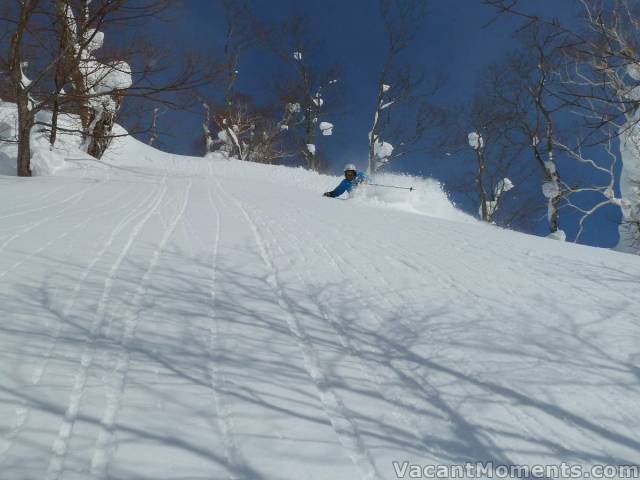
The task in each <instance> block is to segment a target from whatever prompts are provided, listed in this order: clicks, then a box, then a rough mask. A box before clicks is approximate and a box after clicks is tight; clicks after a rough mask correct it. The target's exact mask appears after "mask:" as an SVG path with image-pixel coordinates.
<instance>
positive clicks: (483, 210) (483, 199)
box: [476, 148, 489, 222]
mask: <svg viewBox="0 0 640 480" xmlns="http://www.w3.org/2000/svg"><path fill="white" fill-rule="evenodd" d="M476 159H477V160H478V176H477V178H476V183H477V184H478V196H479V197H480V217H481V219H482V221H484V222H488V221H489V211H488V210H487V192H486V191H485V189H484V154H483V152H482V149H480V148H477V149H476Z"/></svg>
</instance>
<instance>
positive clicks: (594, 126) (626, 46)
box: [484, 0, 640, 252]
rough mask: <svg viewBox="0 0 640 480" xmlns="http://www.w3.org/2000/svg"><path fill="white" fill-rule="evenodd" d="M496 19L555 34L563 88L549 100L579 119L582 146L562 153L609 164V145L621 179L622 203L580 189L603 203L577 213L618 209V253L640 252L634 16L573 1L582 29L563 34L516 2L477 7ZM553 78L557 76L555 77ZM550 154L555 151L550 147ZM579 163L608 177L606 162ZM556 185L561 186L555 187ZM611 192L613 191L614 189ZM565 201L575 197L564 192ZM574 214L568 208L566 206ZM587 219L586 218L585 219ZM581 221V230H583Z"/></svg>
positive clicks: (494, 0)
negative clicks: (560, 42)
mask: <svg viewBox="0 0 640 480" xmlns="http://www.w3.org/2000/svg"><path fill="white" fill-rule="evenodd" d="M484 3H485V4H488V5H491V6H492V7H494V8H496V9H497V11H498V12H500V13H502V14H509V15H512V16H516V17H519V18H521V19H523V22H524V23H523V24H522V25H521V26H520V27H519V30H520V31H525V30H531V29H535V28H540V27H539V26H540V25H543V26H545V27H547V28H552V29H554V30H555V31H557V32H560V33H561V34H562V35H563V36H564V37H565V38H566V42H567V44H568V46H567V47H566V48H565V49H564V54H565V55H566V57H567V61H566V65H567V66H569V67H570V68H566V69H565V71H564V72H562V88H561V89H558V90H556V92H555V95H556V96H557V98H561V99H562V100H563V101H564V102H566V104H567V105H569V106H570V107H571V110H572V111H573V112H575V113H577V114H578V115H579V117H578V118H580V119H582V126H583V127H584V132H583V134H582V135H581V138H579V139H577V140H576V141H574V142H572V143H573V144H572V145H569V142H562V143H561V144H562V146H563V147H562V148H563V149H564V153H565V154H566V155H567V156H568V157H570V158H573V159H574V160H584V159H585V154H584V153H583V152H584V147H598V148H599V151H601V152H604V153H605V155H604V158H606V159H609V158H610V157H611V154H613V151H612V149H611V142H612V138H613V139H617V140H618V142H619V144H620V154H621V157H622V172H621V176H620V185H619V187H620V191H621V194H622V197H621V198H616V197H615V195H613V192H614V190H615V189H614V188H609V186H608V183H609V182H607V185H605V186H593V187H584V188H587V189H592V190H593V189H595V191H597V192H599V193H601V194H602V195H604V200H602V201H601V202H598V203H597V204H596V206H595V207H596V208H595V210H592V209H591V208H584V207H580V208H579V210H580V211H581V212H582V213H583V214H585V215H586V213H585V212H589V215H588V216H591V215H592V214H593V213H595V211H597V210H598V209H599V208H601V207H602V206H603V205H609V204H615V205H617V206H619V207H620V209H621V211H622V215H623V222H622V224H621V226H620V230H619V231H620V243H619V245H618V248H620V249H623V250H627V251H635V252H639V251H640V250H638V245H640V195H639V194H638V190H637V185H638V184H639V183H640V126H639V122H640V110H639V109H638V106H639V105H640V103H639V102H640V88H638V87H639V86H640V35H639V34H640V21H639V20H638V18H639V14H640V8H639V7H638V6H637V5H636V4H635V3H633V2H631V1H629V0H610V1H600V0H579V1H578V2H577V3H578V4H579V5H580V6H581V8H582V12H583V20H584V22H583V23H582V25H584V27H582V28H579V27H572V28H569V27H567V26H566V25H561V24H560V23H559V22H558V21H557V20H555V19H547V18H543V17H540V16H538V15H536V14H535V13H533V12H531V11H528V10H527V9H525V8H524V6H523V5H522V4H521V2H519V1H518V0H484ZM558 73H560V72H558ZM556 146H560V144H559V143H558V141H556ZM605 163H606V162H605V161H604V160H599V161H595V160H589V161H586V162H585V161H583V162H582V164H584V165H585V166H587V165H588V166H590V167H591V168H592V169H595V170H596V171H602V172H603V173H604V172H609V171H610V168H611V165H615V163H616V162H613V161H612V162H609V165H606V166H605ZM557 180H558V183H560V180H559V179H557ZM614 186H615V185H614ZM566 193H568V194H573V193H576V192H575V191H574V189H572V188H568V189H567V190H566ZM570 204H571V205H572V206H575V203H574V202H570ZM588 216H587V217H588ZM585 218H586V217H584V216H583V217H582V219H581V221H580V225H581V226H582V225H583V224H584V219H585Z"/></svg>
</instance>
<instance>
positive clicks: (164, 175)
mask: <svg viewBox="0 0 640 480" xmlns="http://www.w3.org/2000/svg"><path fill="white" fill-rule="evenodd" d="M38 141H39V140H38V139H37V138H35V139H34V142H36V143H37V142H38ZM72 144H73V141H71V140H70V141H69V142H68V143H67V146H66V147H65V148H64V149H63V148H62V147H59V150H57V151H56V155H57V157H56V159H55V162H58V161H61V162H63V165H62V167H60V168H58V169H57V170H55V171H56V175H55V176H37V177H34V178H31V179H20V178H17V177H15V176H10V175H4V176H0V184H1V185H0V318H1V319H2V321H1V322H0V478H2V479H3V480H22V479H48V480H55V479H60V480H62V479H64V480H72V479H83V480H85V479H105V478H113V479H116V478H117V479H143V478H144V479H151V478H153V479H155V480H158V479H196V478H197V479H205V478H206V479H212V478H220V479H223V478H224V479H227V478H234V479H323V480H324V479H335V480H343V479H344V480H353V479H380V480H381V479H392V478H396V475H395V473H394V468H393V466H392V462H393V461H398V462H400V463H401V464H402V462H405V461H406V462H410V463H413V464H420V465H427V464H442V465H448V464H459V463H464V462H473V463H475V462H476V461H481V462H489V461H493V462H494V464H496V465H497V464H506V465H519V464H529V465H531V464H560V463H561V462H563V461H564V462H570V463H572V464H576V465H584V466H585V468H588V467H589V466H590V465H594V464H603V463H604V464H638V463H640V440H639V438H638V431H640V350H639V349H638V345H639V344H640V342H639V340H640V335H639V334H640V326H639V324H638V321H637V312H638V311H639V309H640V290H639V289H638V288H637V286H638V278H639V277H640V258H638V257H636V256H632V255H626V254H622V253H618V252H612V251H608V250H604V249H595V248H589V247H584V246H578V245H573V244H566V243H561V242H555V241H551V240H548V239H543V238H537V237H532V236H527V235H523V234H519V233H514V232H510V231H505V230H501V229H498V228H495V227H492V226H489V225H485V224H481V223H479V222H476V221H473V220H471V219H469V217H468V216H467V215H465V214H462V213H461V212H459V211H458V210H457V209H455V207H454V206H453V205H451V203H450V202H448V200H447V199H446V196H445V195H444V194H443V193H442V190H441V189H440V187H439V185H438V184H437V182H435V181H431V180H424V179H423V180H420V179H417V178H415V177H409V176H399V175H391V174H387V176H384V175H380V176H377V177H376V178H375V180H376V182H377V183H386V182H392V181H393V182H397V183H401V184H402V185H403V186H414V187H415V188H416V189H417V190H416V191H414V192H407V191H402V190H394V189H384V188H381V187H373V186H363V187H360V188H359V189H358V191H357V193H356V195H355V196H354V197H355V198H354V199H352V200H349V201H342V200H340V199H330V198H323V197H321V196H320V194H321V192H323V191H326V190H327V189H329V188H333V186H335V184H336V183H337V181H339V178H338V177H331V176H324V175H318V174H316V173H312V172H308V171H306V170H303V169H291V168H286V167H273V166H266V165H259V164H254V163H247V162H240V161H237V160H226V159H224V158H222V157H221V156H219V155H216V154H210V155H209V156H208V157H207V158H206V159H202V158H188V157H179V156H175V155H169V154H165V153H162V152H159V151H157V150H154V149H153V148H151V147H149V146H147V145H144V144H142V143H139V142H137V141H135V140H133V139H131V138H123V139H118V140H116V142H115V145H114V146H113V147H112V148H111V149H110V151H109V152H108V154H107V156H106V158H105V159H104V160H103V161H100V162H99V161H95V160H90V159H88V158H87V157H86V155H85V154H83V153H82V152H80V151H79V150H78V151H76V150H75V149H74V147H73V146H72ZM7 148H8V147H7ZM7 148H5V147H2V149H1V150H0V152H2V153H0V164H2V165H5V164H6V163H7V162H9V161H10V160H11V159H10V158H9V157H10V155H11V152H10V150H8V149H7ZM39 151H40V152H41V154H42V155H43V158H44V159H45V160H43V161H46V158H49V157H47V155H46V149H40V150H39ZM52 161H54V160H52ZM3 168H4V167H3ZM3 172H5V173H6V172H7V170H3ZM402 202H405V203H406V205H405V206H404V207H406V208H404V207H402V208H401V207H398V205H400V204H401V203H402ZM412 202H413V203H412ZM394 205H395V206H394ZM396 207H398V208H396ZM409 207H411V208H409ZM417 207H420V208H422V209H423V210H424V211H419V209H418V208H417ZM429 208H432V210H431V211H429V210H428V209H429ZM403 209H404V210H407V211H401V210H403Z"/></svg>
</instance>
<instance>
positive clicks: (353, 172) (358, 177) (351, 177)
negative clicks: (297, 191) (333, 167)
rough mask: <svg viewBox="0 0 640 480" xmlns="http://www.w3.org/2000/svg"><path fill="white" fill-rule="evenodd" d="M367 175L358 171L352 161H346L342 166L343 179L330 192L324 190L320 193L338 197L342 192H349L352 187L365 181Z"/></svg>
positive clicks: (325, 195)
mask: <svg viewBox="0 0 640 480" xmlns="http://www.w3.org/2000/svg"><path fill="white" fill-rule="evenodd" d="M366 180H367V177H366V176H365V175H364V173H362V172H358V170H357V169H356V166H355V165H354V164H353V163H348V164H346V165H345V166H344V180H342V182H340V184H339V185H338V186H337V187H336V188H335V189H333V190H332V191H330V192H325V193H323V194H322V195H323V196H324V197H339V196H340V195H342V194H343V193H344V192H349V194H351V190H352V189H353V187H355V186H358V185H360V184H361V183H364V182H366Z"/></svg>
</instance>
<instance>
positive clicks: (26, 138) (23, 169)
mask: <svg viewBox="0 0 640 480" xmlns="http://www.w3.org/2000/svg"><path fill="white" fill-rule="evenodd" d="M17 103H18V163H17V172H18V176H19V177H30V176H31V128H32V127H33V122H34V118H33V112H31V111H30V110H29V98H28V96H27V95H26V94H25V93H24V92H20V94H19V97H18V102H17Z"/></svg>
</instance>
